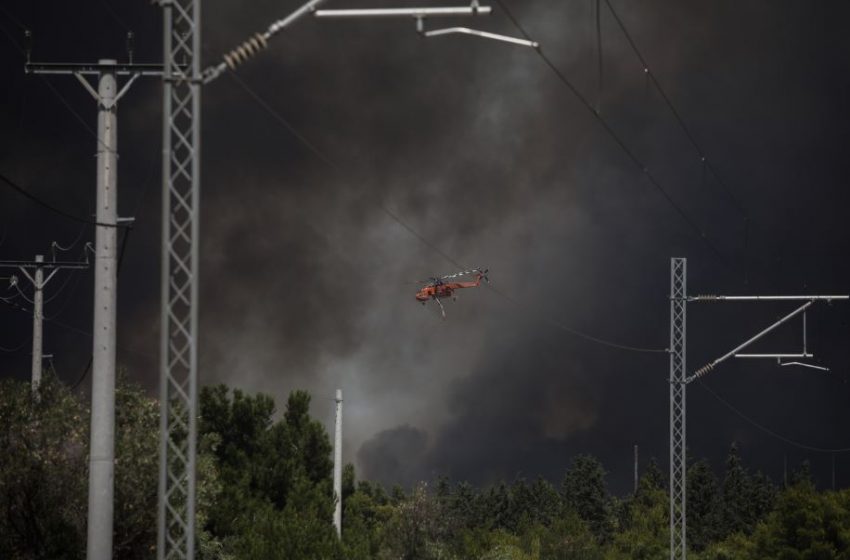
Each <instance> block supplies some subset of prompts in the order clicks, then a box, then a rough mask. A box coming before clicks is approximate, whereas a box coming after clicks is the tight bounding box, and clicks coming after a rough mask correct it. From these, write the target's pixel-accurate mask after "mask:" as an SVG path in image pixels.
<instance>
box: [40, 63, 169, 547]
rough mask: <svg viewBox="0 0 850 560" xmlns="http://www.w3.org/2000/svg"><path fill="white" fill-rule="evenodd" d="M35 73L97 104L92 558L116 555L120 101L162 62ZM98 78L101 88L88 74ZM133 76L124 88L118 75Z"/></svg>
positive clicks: (62, 66)
mask: <svg viewBox="0 0 850 560" xmlns="http://www.w3.org/2000/svg"><path fill="white" fill-rule="evenodd" d="M25 70H26V72H28V73H33V74H65V75H69V74H70V75H73V76H74V77H76V78H77V80H79V82H80V83H81V84H82V85H83V87H84V88H85V89H86V91H88V92H89V93H90V94H91V96H92V97H93V98H94V100H95V101H96V102H97V107H98V114H97V209H96V223H95V226H96V230H95V251H94V253H95V273H94V325H93V335H92V337H93V341H92V400H91V445H90V452H89V502H88V503H89V508H88V541H87V558H88V560H109V559H111V558H112V527H113V522H112V514H113V493H114V468H115V337H116V332H115V323H116V320H115V318H116V300H117V266H118V262H117V259H118V232H117V229H118V228H119V227H121V225H120V223H119V222H121V221H123V220H122V219H120V218H119V217H118V156H117V151H116V150H117V147H118V134H117V132H118V130H117V127H118V123H117V116H116V113H117V109H118V101H119V100H120V99H121V98H122V97H123V96H124V94H125V93H127V91H128V90H129V89H130V86H131V85H132V84H133V82H134V81H136V79H138V77H139V76H161V75H162V66H161V65H156V64H133V63H128V64H121V63H118V62H117V61H116V60H111V59H102V60H99V61H98V62H97V63H95V64H67V63H31V62H29V60H28V61H27V64H26V66H25ZM88 75H92V76H97V80H98V85H97V89H96V90H95V89H94V88H93V87H92V86H91V84H90V83H89V81H88V80H87V79H86V78H85V76H88ZM119 75H122V76H129V79H128V80H127V81H126V82H125V83H124V86H123V87H122V88H121V89H120V90H119V89H118V81H117V76H119Z"/></svg>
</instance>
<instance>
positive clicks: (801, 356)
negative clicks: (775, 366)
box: [735, 352, 815, 360]
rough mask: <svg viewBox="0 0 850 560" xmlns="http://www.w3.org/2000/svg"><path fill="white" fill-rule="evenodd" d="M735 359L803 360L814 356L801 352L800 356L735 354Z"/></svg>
mask: <svg viewBox="0 0 850 560" xmlns="http://www.w3.org/2000/svg"><path fill="white" fill-rule="evenodd" d="M735 357H736V358H750V359H755V360H758V359H771V360H783V359H787V360H790V359H792V358H794V359H797V358H799V359H804V358H814V357H815V355H814V354H809V353H808V352H803V353H802V354H735Z"/></svg>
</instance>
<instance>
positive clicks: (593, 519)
mask: <svg viewBox="0 0 850 560" xmlns="http://www.w3.org/2000/svg"><path fill="white" fill-rule="evenodd" d="M561 492H562V493H563V496H564V505H565V506H566V508H568V509H569V510H572V511H574V512H576V513H577V514H578V515H579V517H580V518H581V519H582V520H584V521H585V523H587V524H588V526H589V527H590V529H591V530H592V531H593V534H594V535H596V538H597V539H599V540H600V541H601V542H606V541H608V540H609V539H610V537H611V533H612V530H613V526H612V515H611V511H610V503H609V500H608V490H607V489H606V487H605V470H604V469H603V468H602V464H601V463H600V462H599V460H598V459H596V458H595V457H591V456H590V455H579V456H577V457H576V458H575V459H574V460H573V463H572V465H571V466H570V469H569V470H568V471H567V474H566V476H565V477H564V482H563V483H562V485H561Z"/></svg>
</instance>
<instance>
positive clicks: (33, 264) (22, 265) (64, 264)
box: [0, 260, 89, 270]
mask: <svg viewBox="0 0 850 560" xmlns="http://www.w3.org/2000/svg"><path fill="white" fill-rule="evenodd" d="M88 267H89V263H87V262H71V261H39V260H34V261H0V268H17V269H18V270H24V269H34V268H41V269H43V270H52V269H56V270H59V269H63V268H67V269H76V270H79V269H84V268H88Z"/></svg>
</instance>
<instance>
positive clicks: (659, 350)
mask: <svg viewBox="0 0 850 560" xmlns="http://www.w3.org/2000/svg"><path fill="white" fill-rule="evenodd" d="M488 287H489V288H490V290H492V291H493V292H495V293H496V294H497V295H499V296H501V297H503V298H504V299H506V300H507V301H509V302H510V303H512V304H514V305H515V306H517V307H519V308H522V309H524V308H525V306H524V305H523V304H522V303H521V302H519V301H517V300H516V299H514V298H513V297H511V296H510V295H508V294H506V293H504V292H502V291H500V290H499V289H498V288H494V287H493V286H490V285H488ZM542 320H543V321H544V322H545V323H548V324H549V325H551V326H553V327H555V328H556V329H560V330H562V331H566V332H568V333H570V334H572V335H574V336H577V337H579V338H583V339H585V340H589V341H591V342H595V343H597V344H601V345H603V346H608V347H609V348H616V349H617V350H627V351H629V352H642V353H648V354H667V353H668V352H669V350H668V349H667V348H643V347H639V346H629V345H626V344H620V343H618V342H612V341H610V340H605V339H604V338H599V337H596V336H592V335H589V334H587V333H585V332H582V331H578V330H576V329H573V328H570V327H568V326H566V325H563V324H562V323H559V322H558V321H555V320H554V319H551V318H549V317H544V318H543V319H542Z"/></svg>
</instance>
